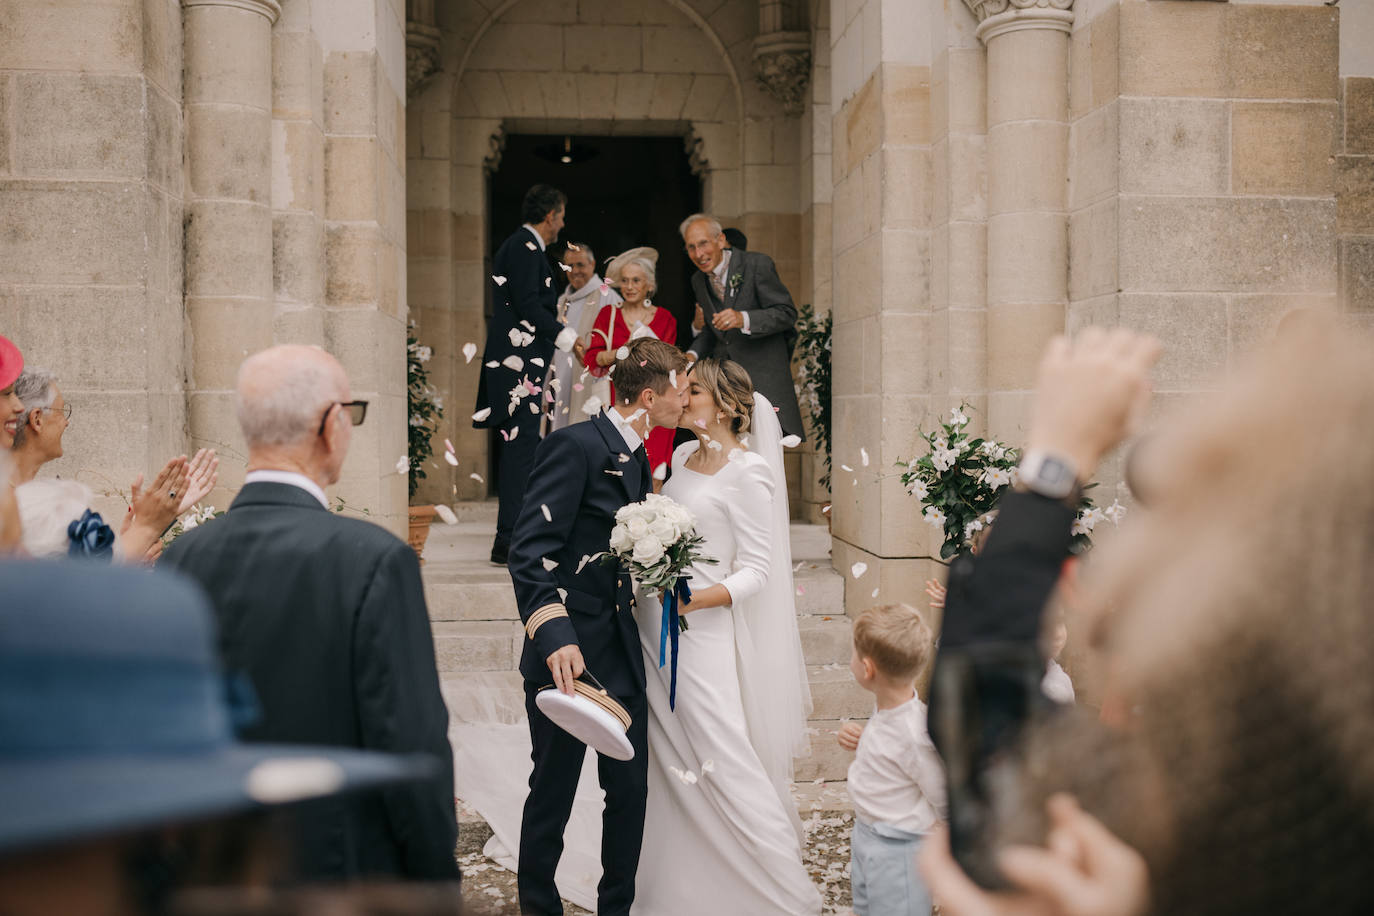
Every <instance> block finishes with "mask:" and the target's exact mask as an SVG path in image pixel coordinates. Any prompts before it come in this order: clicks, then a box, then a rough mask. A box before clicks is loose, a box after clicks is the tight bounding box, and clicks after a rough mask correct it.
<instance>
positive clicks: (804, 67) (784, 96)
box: [754, 32, 811, 115]
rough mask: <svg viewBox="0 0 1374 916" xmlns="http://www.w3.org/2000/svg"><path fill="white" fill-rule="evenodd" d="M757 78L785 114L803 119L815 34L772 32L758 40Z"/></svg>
mask: <svg viewBox="0 0 1374 916" xmlns="http://www.w3.org/2000/svg"><path fill="white" fill-rule="evenodd" d="M754 78H755V79H756V80H758V83H759V85H760V86H761V87H763V89H764V91H766V92H767V93H768V94H769V95H771V96H773V98H775V99H777V100H778V102H779V103H780V104H781V105H782V110H783V111H785V112H786V113H787V114H789V115H800V114H801V113H802V110H803V109H804V108H805V107H806V86H807V83H808V82H809V81H810V79H811V34H810V33H809V32H770V33H768V34H767V35H760V36H759V37H758V38H756V39H754Z"/></svg>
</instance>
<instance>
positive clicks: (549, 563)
mask: <svg viewBox="0 0 1374 916" xmlns="http://www.w3.org/2000/svg"><path fill="white" fill-rule="evenodd" d="M539 559H540V561H541V562H543V564H544V568H545V569H547V570H548V571H549V572H553V571H554V570H555V569H557V568H558V561H557V560H550V559H549V558H548V557H540V558H539Z"/></svg>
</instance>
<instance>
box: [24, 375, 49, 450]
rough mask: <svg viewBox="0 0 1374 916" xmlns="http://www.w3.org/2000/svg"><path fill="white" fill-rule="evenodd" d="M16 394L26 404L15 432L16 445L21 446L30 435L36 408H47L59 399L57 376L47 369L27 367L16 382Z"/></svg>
mask: <svg viewBox="0 0 1374 916" xmlns="http://www.w3.org/2000/svg"><path fill="white" fill-rule="evenodd" d="M14 396H15V397H17V398H19V400H20V401H22V402H23V404H24V418H23V420H21V421H20V423H19V430H18V432H16V433H15V434H14V447H15V448H19V446H21V445H23V444H24V439H25V438H26V437H27V435H28V425H29V416H30V415H32V413H33V412H34V411H35V410H47V409H48V408H49V407H51V406H52V405H53V402H55V401H56V400H57V376H56V375H54V374H53V373H51V372H49V371H48V370H47V369H39V368H37V367H35V368H33V369H25V370H24V371H23V373H21V374H20V376H19V378H18V379H17V380H16V381H15V383H14Z"/></svg>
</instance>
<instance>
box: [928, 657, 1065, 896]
mask: <svg viewBox="0 0 1374 916" xmlns="http://www.w3.org/2000/svg"><path fill="white" fill-rule="evenodd" d="M1044 669H1045V663H1044V659H1043V658H1041V655H1040V651H1039V648H1038V647H1037V646H1035V645H1025V644H1022V643H1015V644H1008V643H1000V644H999V643H989V644H977V645H971V646H966V647H960V648H959V649H957V650H954V651H942V652H941V654H940V657H939V660H938V663H937V664H936V668H935V673H934V680H933V681H932V683H931V690H930V715H929V722H930V736H931V740H932V741H934V743H935V747H936V749H938V750H939V752H940V756H941V757H942V758H943V759H944V763H945V772H946V781H947V791H948V796H949V845H950V852H951V853H952V854H953V856H954V859H955V861H956V862H958V863H959V865H960V867H962V868H963V869H964V871H965V872H966V873H967V874H968V876H969V877H970V878H972V879H973V881H974V882H975V883H977V884H978V885H979V886H981V887H983V888H985V889H987V890H1006V889H1008V888H1009V887H1010V885H1009V884H1008V882H1007V880H1006V878H1005V877H1004V876H1003V875H1002V872H1001V869H1000V868H998V866H997V851H998V850H999V849H1001V848H1002V846H1004V845H1006V843H1007V842H1009V841H1011V836H1010V832H1009V829H1008V828H1009V826H1010V825H1011V824H1013V823H1015V824H1016V825H1017V828H1018V829H1017V830H1016V833H1017V834H1019V835H1018V836H1017V837H1016V840H1017V841H1022V842H1023V841H1025V839H1026V837H1025V836H1024V832H1025V827H1026V820H1027V815H1028V814H1030V810H1029V809H1028V807H1027V804H1026V802H1027V799H1026V798H1025V797H1024V791H1023V785H1024V780H1023V778H1022V774H1023V772H1024V771H1023V769H1022V767H1021V765H1020V757H1019V749H1020V743H1021V742H1020V738H1021V736H1022V734H1023V733H1024V730H1025V728H1026V726H1027V725H1028V724H1029V723H1031V722H1032V721H1035V720H1037V719H1038V718H1040V717H1041V716H1044V715H1046V714H1048V713H1049V712H1050V711H1051V710H1052V709H1053V704H1051V702H1050V701H1049V700H1048V699H1047V698H1046V697H1045V696H1044V695H1043V694H1042V693H1041V692H1040V681H1041V678H1042V677H1043V676H1044ZM1038 836H1040V837H1043V836H1044V833H1043V829H1042V830H1041V832H1040V833H1039V834H1038Z"/></svg>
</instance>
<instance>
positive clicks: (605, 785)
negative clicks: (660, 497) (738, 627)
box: [510, 414, 650, 916]
mask: <svg viewBox="0 0 1374 916" xmlns="http://www.w3.org/2000/svg"><path fill="white" fill-rule="evenodd" d="M649 486H650V475H649V462H648V459H647V458H645V456H644V448H643V446H641V447H640V448H639V449H638V451H637V452H635V453H633V454H631V453H630V452H629V449H628V446H627V445H626V443H625V439H624V437H623V436H622V435H621V434H620V430H619V429H617V428H616V426H615V424H614V423H612V422H611V421H610V420H609V419H607V418H606V417H605V416H604V415H601V414H598V415H597V416H594V417H592V418H591V420H590V421H589V422H587V423H574V424H573V425H572V426H568V427H565V428H563V429H559V430H555V431H554V432H552V433H550V434H549V435H548V437H547V438H545V439H544V441H543V442H542V443H541V444H540V446H539V449H538V452H537V453H536V455H535V460H534V470H533V471H532V472H531V474H530V482H529V489H528V491H527V492H526V493H525V501H524V505H523V507H522V508H521V510H520V515H519V519H518V521H517V522H516V525H515V535H514V538H513V539H512V541H511V549H510V573H511V579H512V580H514V582H515V599H516V604H517V606H518V607H519V609H520V619H521V621H523V622H524V624H525V645H524V650H523V651H522V652H521V655H520V673H521V674H522V675H524V678H525V709H526V712H527V713H528V715H529V723H530V739H531V742H532V744H533V757H534V769H533V771H532V772H531V773H530V794H529V798H528V799H527V800H526V802H525V812H524V819H523V821H522V823H521V830H520V867H519V871H518V880H519V887H520V907H521V912H522V913H540V914H544V913H562V912H563V909H562V904H561V903H560V902H559V896H558V889H557V887H556V886H555V885H554V881H553V874H554V868H555V867H556V866H557V864H558V859H559V857H560V856H561V855H562V853H563V829H564V827H565V826H566V825H567V822H568V814H569V813H570V812H571V810H572V803H573V798H574V796H575V795H576V792H577V780H578V776H579V774H580V773H581V772H582V761H583V759H584V758H585V757H586V753H587V746H586V745H585V744H583V743H582V742H581V741H578V740H577V739H576V738H574V737H572V736H571V735H569V734H568V733H567V732H565V731H563V730H562V729H560V728H559V727H558V726H556V725H554V724H553V723H552V722H550V721H549V720H548V719H547V718H546V717H545V716H544V714H543V713H542V712H540V710H539V707H538V706H537V705H536V704H535V702H534V697H535V694H537V693H538V692H539V689H540V688H541V687H545V686H547V685H550V684H552V683H553V675H552V673H551V672H550V671H549V666H548V662H547V659H548V657H549V656H550V655H552V654H553V653H554V652H556V651H558V650H559V649H560V648H562V647H563V646H567V645H572V644H576V645H577V646H578V647H579V648H580V649H581V651H582V658H583V660H584V661H585V662H586V665H587V670H588V671H589V672H590V673H591V674H592V675H593V676H594V677H595V678H596V679H597V680H598V681H600V683H601V684H602V685H603V686H604V687H605V688H606V689H607V690H608V691H610V692H611V693H612V694H613V695H614V696H615V697H616V699H618V700H620V702H621V703H622V704H623V705H624V706H625V708H626V710H627V711H628V712H629V713H630V716H631V724H630V729H629V732H628V737H629V739H630V744H631V745H632V746H633V747H634V750H635V756H634V759H632V760H627V761H619V760H612V759H611V758H609V757H604V756H598V757H597V764H598V771H599V775H600V779H601V788H602V789H604V790H605V792H606V809H605V814H604V816H603V827H602V845H601V865H602V870H603V871H602V877H601V884H600V885H599V886H598V888H597V913H599V914H602V916H614V914H626V913H629V910H630V904H631V903H632V902H633V901H634V893H635V872H636V871H637V870H638V868H639V848H640V842H641V840H642V839H643V836H644V800H645V795H646V792H647V790H648V768H647V763H648V760H647V758H648V752H649V748H648V725H647V720H648V714H649V712H648V703H647V701H646V699H645V695H644V656H643V653H642V652H641V650H640V646H639V629H638V627H637V625H636V624H635V619H634V613H633V605H632V603H633V600H634V593H633V585H632V583H631V581H630V576H629V574H628V573H625V572H623V571H621V570H620V569H619V568H618V567H616V566H613V565H610V566H608V565H605V564H603V563H602V562H601V561H600V560H599V559H589V558H590V557H592V556H593V555H595V554H597V553H600V552H602V551H604V550H606V549H607V547H608V546H609V542H610V537H611V529H612V527H614V525H615V513H616V511H617V510H618V509H620V508H621V507H622V506H624V505H626V504H627V503H631V502H637V501H638V500H641V499H643V498H644V496H645V494H647V493H648V491H649ZM545 560H548V561H550V562H549V563H548V564H545V562H544V561H545Z"/></svg>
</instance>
